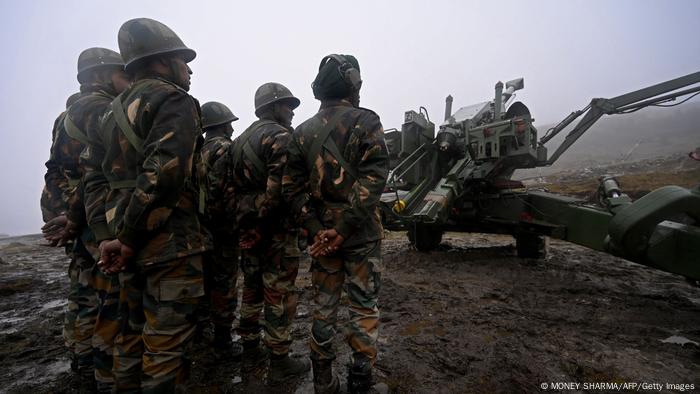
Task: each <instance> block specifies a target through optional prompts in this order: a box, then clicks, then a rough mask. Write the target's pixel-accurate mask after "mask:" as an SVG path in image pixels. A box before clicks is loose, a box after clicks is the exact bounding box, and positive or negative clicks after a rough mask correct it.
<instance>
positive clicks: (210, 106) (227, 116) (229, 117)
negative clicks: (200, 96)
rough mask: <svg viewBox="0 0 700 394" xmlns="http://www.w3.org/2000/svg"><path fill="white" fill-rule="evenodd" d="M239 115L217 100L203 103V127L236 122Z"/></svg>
mask: <svg viewBox="0 0 700 394" xmlns="http://www.w3.org/2000/svg"><path fill="white" fill-rule="evenodd" d="M237 120H238V117H237V116H236V115H234V114H233V112H231V110H230V109H228V107H227V106H225V105H223V104H221V103H219V102H216V101H210V102H208V103H204V105H202V128H203V129H206V128H209V127H214V126H219V125H222V124H226V123H229V122H235V121H237Z"/></svg>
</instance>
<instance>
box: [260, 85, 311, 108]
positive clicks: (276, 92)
mask: <svg viewBox="0 0 700 394" xmlns="http://www.w3.org/2000/svg"><path fill="white" fill-rule="evenodd" d="M283 100H284V101H288V102H289V103H290V104H291V105H292V109H294V108H296V107H298V106H299V104H300V103H301V102H300V101H299V99H298V98H296V97H294V95H293V94H292V92H291V91H290V90H289V89H287V87H286V86H284V85H282V84H281V83H277V82H268V83H264V84H262V85H261V86H260V87H259V88H258V90H256V91H255V114H256V115H257V114H258V112H259V111H260V110H261V109H262V108H263V107H266V106H268V105H270V104H273V103H276V102H278V101H283Z"/></svg>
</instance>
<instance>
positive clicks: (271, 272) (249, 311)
mask: <svg viewBox="0 0 700 394" xmlns="http://www.w3.org/2000/svg"><path fill="white" fill-rule="evenodd" d="M300 255H301V253H300V252H299V246H298V240H297V233H296V232H295V231H292V232H289V233H280V234H275V235H273V236H272V237H271V239H270V240H268V241H265V244H264V245H261V246H259V247H256V248H255V249H250V250H245V251H241V268H242V270H243V275H244V279H243V303H242V305H241V319H240V324H239V325H238V335H240V336H241V338H242V339H243V341H259V340H260V331H261V329H262V328H263V326H264V329H265V336H264V337H263V341H264V342H265V345H266V346H267V347H268V348H269V349H270V350H271V351H272V353H273V354H277V355H283V354H287V353H289V346H290V345H291V344H292V335H291V327H292V321H293V320H294V317H295V316H296V310H297V299H298V297H299V296H298V294H297V291H296V287H295V285H294V282H295V281H296V278H297V273H298V272H299V258H300ZM263 311H264V322H263V326H261V324H260V314H261V312H263Z"/></svg>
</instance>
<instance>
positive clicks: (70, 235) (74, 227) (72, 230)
mask: <svg viewBox="0 0 700 394" xmlns="http://www.w3.org/2000/svg"><path fill="white" fill-rule="evenodd" d="M77 236H78V224H77V223H75V222H74V221H72V220H70V219H66V225H65V227H64V228H63V234H61V239H60V241H59V243H58V244H59V245H61V246H63V245H65V244H67V243H68V242H70V241H71V240H72V239H74V238H75V237H77Z"/></svg>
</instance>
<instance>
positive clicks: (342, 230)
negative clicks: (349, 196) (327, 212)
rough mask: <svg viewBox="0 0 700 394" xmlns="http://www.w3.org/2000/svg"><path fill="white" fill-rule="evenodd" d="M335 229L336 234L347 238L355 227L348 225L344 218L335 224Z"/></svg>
mask: <svg viewBox="0 0 700 394" xmlns="http://www.w3.org/2000/svg"><path fill="white" fill-rule="evenodd" d="M335 231H337V232H338V234H340V235H341V236H342V237H343V238H344V239H348V238H350V236H351V235H352V234H353V233H354V232H355V228H354V227H352V226H350V225H349V224H348V223H347V222H345V221H344V220H341V221H340V223H338V224H337V225H336V226H335Z"/></svg>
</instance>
